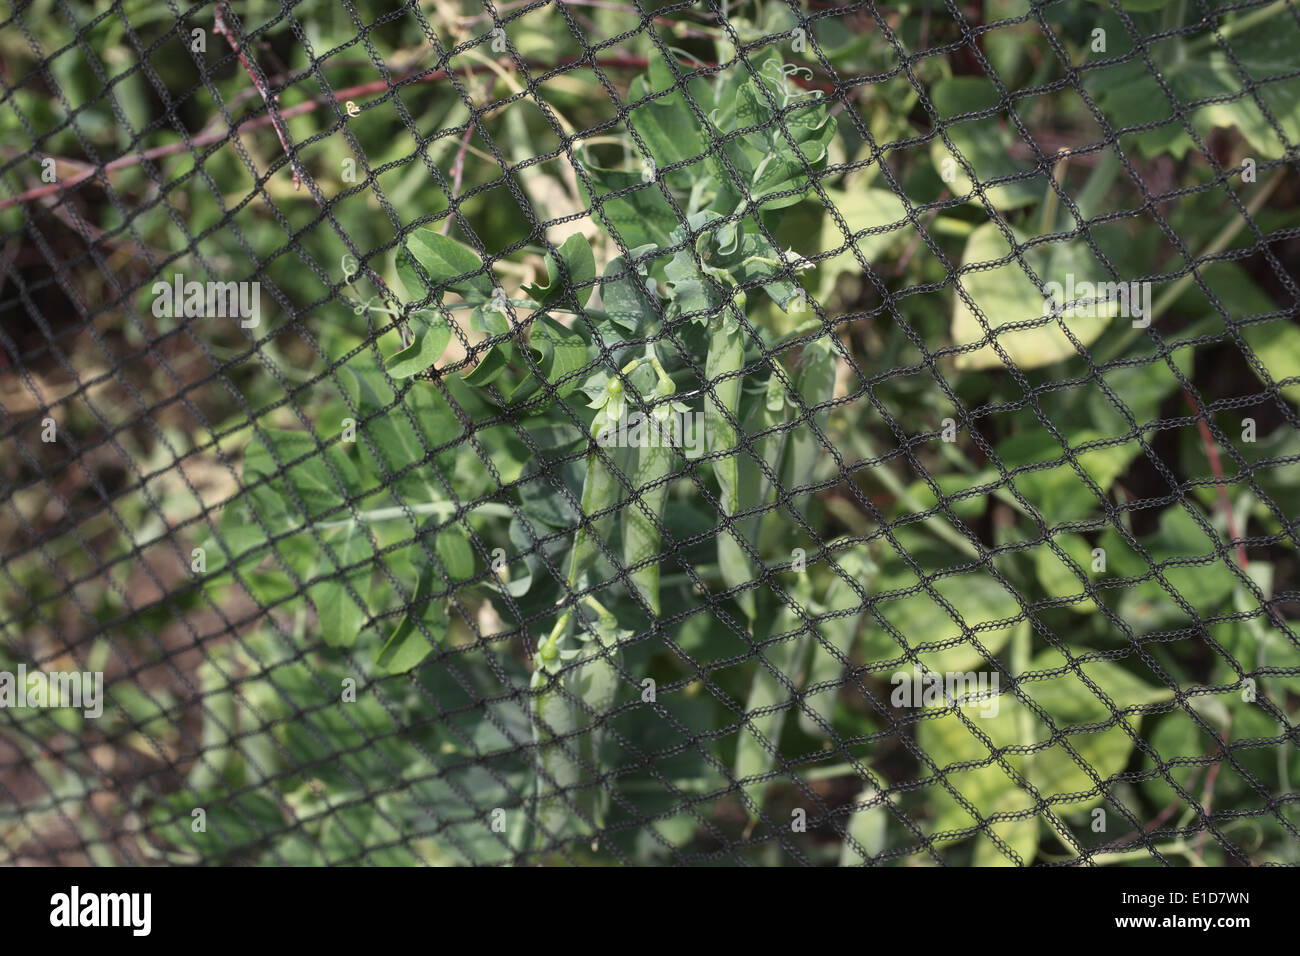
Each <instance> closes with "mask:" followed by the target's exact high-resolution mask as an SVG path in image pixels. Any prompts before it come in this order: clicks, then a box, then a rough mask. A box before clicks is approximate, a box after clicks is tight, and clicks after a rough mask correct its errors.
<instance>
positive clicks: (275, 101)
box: [212, 3, 302, 189]
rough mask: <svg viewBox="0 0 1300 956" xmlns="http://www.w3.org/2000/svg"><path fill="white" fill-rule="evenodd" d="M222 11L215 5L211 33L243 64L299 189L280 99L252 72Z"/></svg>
mask: <svg viewBox="0 0 1300 956" xmlns="http://www.w3.org/2000/svg"><path fill="white" fill-rule="evenodd" d="M223 11H225V12H229V11H227V10H226V5H225V4H224V3H219V4H217V7H216V9H215V10H214V11H213V14H212V32H213V33H219V34H221V35H222V36H224V37H225V38H226V42H228V43H229V44H230V49H232V50H233V51H234V52H235V56H237V57H239V62H240V63H241V64H243V66H244V72H245V73H247V74H248V77H249V79H251V80H252V81H253V85H254V86H255V87H257V92H259V93H261V94H262V102H263V103H265V104H266V112H267V115H269V116H270V117H271V124H272V125H273V126H274V127H275V135H276V136H278V137H280V146H281V148H283V149H284V155H285V156H287V157H288V158H289V168H290V169H291V170H292V171H293V188H294V189H301V188H302V177H301V176H300V175H299V174H298V161H297V160H296V159H295V158H294V155H293V152H292V151H291V150H290V149H289V136H288V130H286V129H285V128H284V122H283V120H281V118H280V97H279V96H278V95H276V96H272V95H271V91H270V90H268V89H267V88H266V86H265V85H263V83H262V80H261V79H260V78H259V76H258V75H257V73H256V72H255V71H254V70H253V64H251V63H250V62H248V58H247V57H245V56H244V51H243V50H241V49H240V48H239V39H238V37H236V36H235V31H234V30H232V29H231V27H230V25H229V24H228V23H226V18H225V16H224V15H223Z"/></svg>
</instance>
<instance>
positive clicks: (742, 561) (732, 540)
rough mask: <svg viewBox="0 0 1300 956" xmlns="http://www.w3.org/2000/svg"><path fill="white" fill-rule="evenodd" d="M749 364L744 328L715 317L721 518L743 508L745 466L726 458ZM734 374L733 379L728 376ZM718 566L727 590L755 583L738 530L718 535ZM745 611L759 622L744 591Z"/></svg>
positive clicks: (712, 408) (707, 409)
mask: <svg viewBox="0 0 1300 956" xmlns="http://www.w3.org/2000/svg"><path fill="white" fill-rule="evenodd" d="M744 361H745V338H744V332H743V330H742V329H741V328H740V326H739V324H738V323H737V322H736V321H734V320H731V319H727V318H724V317H723V316H721V315H718V316H714V318H713V320H712V324H711V326H710V335H709V354H708V358H707V359H706V360H705V365H704V374H705V377H706V378H707V379H708V380H709V382H710V384H711V385H712V388H713V394H712V397H711V398H709V399H708V400H706V401H705V403H704V425H705V432H706V434H707V435H708V440H709V453H710V455H718V454H720V453H724V454H723V457H721V458H714V459H713V473H714V475H715V476H716V477H717V479H718V490H719V497H718V504H719V506H720V508H721V510H722V514H721V516H720V517H721V518H723V519H725V518H730V517H731V516H732V515H734V514H736V513H737V512H738V511H739V510H740V462H739V458H738V456H737V455H736V454H735V453H734V452H733V453H732V454H725V453H726V452H731V451H732V450H733V449H735V447H736V429H735V426H734V425H732V424H731V421H730V420H729V417H730V419H732V420H734V419H735V417H736V413H737V409H738V408H739V406H740V380H741V376H740V374H739V373H740V370H741V368H742V367H743V365H744ZM727 375H730V377H729V378H725V379H724V378H723V376H727ZM718 568H719V570H720V571H721V573H722V580H723V582H724V583H725V584H726V585H727V587H728V588H737V587H742V586H744V585H747V584H749V583H750V582H752V581H753V580H754V576H755V575H754V569H753V567H752V565H751V563H750V560H749V555H748V553H747V552H746V550H745V548H744V545H743V544H742V543H741V532H740V529H739V528H736V527H734V526H733V527H732V528H731V530H730V532H728V533H722V532H719V534H718ZM736 602H737V603H738V604H739V605H740V607H741V610H743V611H744V612H745V614H746V615H747V616H748V617H749V619H750V620H753V619H754V613H755V607H754V595H753V592H752V591H741V592H738V594H737V596H736Z"/></svg>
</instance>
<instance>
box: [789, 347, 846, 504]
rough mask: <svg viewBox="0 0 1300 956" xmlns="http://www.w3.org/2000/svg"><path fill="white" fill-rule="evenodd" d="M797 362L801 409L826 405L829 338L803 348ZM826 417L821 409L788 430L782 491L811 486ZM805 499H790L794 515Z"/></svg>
mask: <svg viewBox="0 0 1300 956" xmlns="http://www.w3.org/2000/svg"><path fill="white" fill-rule="evenodd" d="M800 362H801V364H802V367H801V368H800V370H799V381H798V384H797V386H796V387H797V388H798V390H799V398H800V400H801V401H802V402H803V406H804V408H806V409H809V410H811V409H813V408H814V407H816V406H818V405H824V404H825V403H826V402H829V401H830V400H831V399H832V398H833V397H834V396H835V349H834V348H833V346H832V342H831V336H830V335H826V336H824V337H822V338H820V339H817V340H816V341H814V342H810V343H809V344H808V345H805V346H804V349H803V355H802V356H801V357H800ZM829 417H830V410H829V409H822V410H820V411H817V412H813V413H812V414H810V415H809V417H808V420H807V421H806V422H803V423H800V424H798V425H795V426H794V427H793V428H792V429H790V440H789V441H788V442H787V443H786V449H785V455H786V457H785V464H784V468H783V469H782V473H781V481H782V483H783V484H784V485H785V487H786V488H788V489H794V488H803V487H806V486H807V485H808V484H810V483H811V482H812V480H813V470H814V469H815V468H816V466H817V460H818V459H819V458H820V457H821V455H822V451H823V449H824V448H825V445H824V444H823V443H822V438H823V437H824V436H825V434H826V422H827V419H828V418H829ZM808 497H809V496H808V493H807V492H804V493H803V494H801V495H799V496H797V497H796V498H795V499H794V508H795V510H796V511H797V512H798V513H800V514H804V513H806V511H807V508H808Z"/></svg>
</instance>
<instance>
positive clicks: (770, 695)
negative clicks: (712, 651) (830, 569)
mask: <svg viewBox="0 0 1300 956" xmlns="http://www.w3.org/2000/svg"><path fill="white" fill-rule="evenodd" d="M810 591H811V587H810V585H809V583H808V577H807V575H804V576H803V577H801V578H800V579H799V583H798V584H797V585H796V589H795V592H794V593H793V594H790V595H789V597H790V599H791V600H792V601H793V602H794V603H795V604H796V606H798V607H801V608H803V609H804V613H805V614H806V615H809V616H811V614H812V612H811V610H809V606H810V605H811V603H812V600H811V594H810ZM803 626H804V622H803V619H802V617H801V616H800V615H799V614H797V613H796V612H795V611H794V610H792V609H791V608H790V607H789V606H785V607H782V609H781V611H780V613H779V614H778V615H777V616H776V621H775V624H774V625H773V627H772V630H771V632H770V635H771V636H773V637H775V636H778V635H781V634H787V633H789V632H791V631H797V630H798V629H799V628H800V627H803ZM808 639H809V635H808V632H807V631H806V630H805V631H804V633H802V634H797V635H795V636H794V637H787V638H786V639H785V640H783V641H782V642H781V643H779V644H772V645H769V646H767V647H764V648H763V649H762V650H761V651H760V653H761V655H762V660H760V661H759V664H758V669H757V670H755V671H754V679H753V682H752V683H751V684H750V685H749V697H748V698H747V699H746V701H745V713H746V715H747V716H748V715H754V716H748V722H747V724H746V726H745V728H744V729H743V730H742V731H741V733H740V735H739V736H738V737H737V739H736V779H737V780H744V779H745V778H747V777H758V776H762V775H764V774H766V773H768V772H770V771H771V769H772V765H773V763H774V762H775V761H776V753H775V748H776V747H777V745H778V742H779V741H780V738H781V730H782V728H783V727H784V726H785V721H786V716H787V715H788V714H789V713H790V711H791V710H794V709H797V705H795V704H794V703H792V702H791V701H792V696H791V695H792V691H791V688H796V689H797V688H798V686H799V675H800V671H802V670H803V661H804V658H805V657H806V656H807V651H808ZM787 685H788V686H787ZM768 708H770V710H767V709H768ZM764 710H767V712H766V713H756V712H757V711H764ZM769 747H770V748H772V749H771V750H769V749H768V748H769ZM767 783H768V781H766V780H764V781H757V782H753V783H747V784H745V792H746V793H747V794H748V795H749V797H750V799H751V800H752V801H753V802H754V806H755V807H759V806H761V805H762V796H763V790H764V789H765V788H766V786H767ZM756 815H757V814H756V813H755V811H753V810H751V811H750V816H751V818H752V817H754V816H756Z"/></svg>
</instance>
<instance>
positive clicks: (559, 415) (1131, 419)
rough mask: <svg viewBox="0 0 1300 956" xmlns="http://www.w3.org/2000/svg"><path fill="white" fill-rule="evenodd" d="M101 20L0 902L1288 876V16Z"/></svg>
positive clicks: (1295, 704) (862, 7) (80, 165)
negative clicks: (365, 875)
mask: <svg viewBox="0 0 1300 956" xmlns="http://www.w3.org/2000/svg"><path fill="white" fill-rule="evenodd" d="M101 7H102V5H96V4H92V3H89V2H84V0H48V2H41V0H34V2H30V3H22V4H14V5H11V7H10V8H9V11H8V12H7V14H4V19H3V20H2V21H0V63H3V90H2V93H0V96H2V99H3V103H2V104H0V124H2V125H3V131H4V138H3V149H2V151H0V178H2V179H3V184H4V186H3V197H4V198H0V231H2V233H3V236H2V238H0V242H2V243H3V260H2V261H3V270H4V271H3V275H0V317H2V318H0V412H2V413H3V426H2V427H3V433H2V434H0V448H2V449H3V457H2V458H0V480H2V481H3V486H2V490H3V498H2V503H3V507H2V508H0V540H2V541H3V554H2V555H0V562H2V564H0V711H2V713H0V795H2V796H3V800H0V838H2V839H3V843H2V844H0V847H2V848H0V861H3V862H6V863H32V862H55V863H78V862H93V863H97V864H110V863H129V864H139V863H223V862H224V863H250V862H257V863H279V864H322V863H331V864H336V863H360V862H366V863H384V864H415V863H462V864H463V863H472V864H478V863H488V864H492V863H566V862H567V863H596V862H600V863H604V862H619V863H635V864H661V863H663V864H683V863H685V864H690V863H707V862H725V863H759V864H777V863H800V864H826V863H836V862H838V863H841V864H846V865H854V864H860V863H868V864H899V863H904V864H947V863H955V864H981V865H982V864H1029V863H1033V862H1037V863H1043V864H1059V865H1071V864H1077V863H1083V864H1092V863H1124V862H1128V863H1138V864H1149V863H1153V862H1154V863H1163V864H1171V865H1184V864H1195V863H1201V862H1206V863H1215V864H1232V865H1247V864H1259V863H1297V862H1300V830H1298V829H1297V827H1298V826H1300V811H1298V810H1297V806H1296V804H1297V802H1298V801H1300V760H1298V759H1297V755H1296V753H1295V750H1296V745H1297V743H1298V742H1300V736H1298V734H1297V730H1296V725H1295V724H1293V723H1292V721H1293V720H1295V719H1296V716H1297V713H1298V712H1300V638H1297V634H1296V631H1295V630H1294V629H1293V626H1292V624H1291V622H1292V620H1294V619H1295V618H1296V617H1297V616H1300V593H1297V589H1296V586H1297V580H1298V577H1297V576H1298V575H1300V562H1298V561H1297V551H1296V545H1297V527H1296V518H1293V517H1292V516H1291V512H1292V511H1294V510H1295V502H1296V500H1297V498H1296V494H1297V491H1300V418H1298V417H1297V415H1298V412H1297V404H1298V402H1300V330H1298V329H1297V325H1296V318H1297V295H1298V292H1297V285H1296V281H1295V279H1294V277H1293V275H1292V271H1293V267H1294V264H1295V262H1296V261H1297V253H1298V252H1300V179H1297V176H1296V175H1295V163H1296V160H1297V152H1296V149H1297V143H1300V61H1297V57H1296V51H1297V50H1300V7H1298V6H1297V5H1296V3H1295V2H1293V0H1272V2H1269V0H1248V2H1237V3H1208V2H1202V0H1106V2H1104V3H1095V2H1085V0H1048V2H1042V3H1038V2H1033V0H981V2H979V3H975V4H965V5H958V4H955V3H952V2H951V0H945V2H944V3H942V4H939V3H930V2H926V3H922V4H912V3H886V2H880V3H876V2H863V3H842V4H841V3H830V2H814V0H805V2H803V3H794V2H793V0H747V2H738V3H732V4H728V5H726V6H723V5H722V4H719V3H716V2H712V0H710V2H704V3H665V4H658V5H655V4H641V3H638V2H636V0H632V2H622V0H617V2H607V0H581V2H579V0H572V2H560V0H535V2H528V3H524V2H511V3H504V4H498V5H486V4H485V5H482V6H479V5H476V4H472V3H469V2H467V0H433V2H431V3H413V2H407V3H405V4H402V5H398V4H375V5H371V4H357V3H351V2H343V3H334V2H324V0H319V2H318V0H299V2H286V0H278V2H262V0H247V2H235V3H230V4H219V5H213V4H197V5H194V6H190V7H185V6H181V5H178V4H175V3H172V2H171V0H168V2H167V3H166V4H165V5H162V4H156V3H153V4H150V3H144V2H125V0H119V2H115V3H113V4H112V5H111V6H109V7H107V8H101ZM390 7H391V9H389V8H390Z"/></svg>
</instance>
